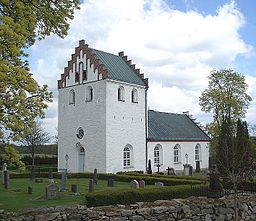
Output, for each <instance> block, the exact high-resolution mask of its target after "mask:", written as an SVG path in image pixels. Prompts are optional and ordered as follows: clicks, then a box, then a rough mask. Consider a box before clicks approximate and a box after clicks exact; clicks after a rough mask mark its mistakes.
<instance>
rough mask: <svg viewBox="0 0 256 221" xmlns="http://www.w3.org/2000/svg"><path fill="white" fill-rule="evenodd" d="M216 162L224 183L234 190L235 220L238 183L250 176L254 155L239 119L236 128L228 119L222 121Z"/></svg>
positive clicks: (243, 124) (245, 128)
mask: <svg viewBox="0 0 256 221" xmlns="http://www.w3.org/2000/svg"><path fill="white" fill-rule="evenodd" d="M216 153H217V156H216V162H217V166H218V169H219V171H220V173H221V176H222V178H224V180H225V183H226V185H227V183H228V184H229V185H231V188H232V189H233V190H234V208H235V220H238V213H237V194H238V188H239V185H241V184H243V182H244V181H246V179H248V178H249V177H251V176H252V175H253V173H254V170H255V162H254V158H253V156H254V155H255V153H254V151H253V148H252V145H251V142H250V139H249V133H248V128H247V123H246V122H242V121H241V120H240V119H239V120H238V121H237V126H236V130H234V127H233V126H232V125H231V122H230V121H229V120H225V121H223V123H222V125H221V129H220V136H219V143H218V146H217V151H216Z"/></svg>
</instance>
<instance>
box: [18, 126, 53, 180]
mask: <svg viewBox="0 0 256 221" xmlns="http://www.w3.org/2000/svg"><path fill="white" fill-rule="evenodd" d="M50 139H51V137H50V135H49V134H48V133H47V132H46V131H45V130H44V128H43V126H42V123H41V122H39V121H35V122H34V125H33V127H32V130H31V132H30V133H28V134H25V136H24V138H23V139H22V140H21V142H22V143H23V145H25V146H26V147H27V148H28V150H29V152H30V154H31V158H32V167H31V171H32V178H33V176H34V167H35V152H36V148H37V147H39V146H41V145H44V144H45V143H47V142H48V141H50Z"/></svg>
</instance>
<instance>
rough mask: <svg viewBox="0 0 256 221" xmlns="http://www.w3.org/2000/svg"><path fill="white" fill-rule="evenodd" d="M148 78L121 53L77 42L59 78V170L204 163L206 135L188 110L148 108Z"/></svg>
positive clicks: (177, 167)
mask: <svg viewBox="0 0 256 221" xmlns="http://www.w3.org/2000/svg"><path fill="white" fill-rule="evenodd" d="M147 90H148V79H147V78H144V74H143V73H140V69H136V67H135V64H133V63H132V61H131V60H128V58H127V56H125V55H124V53H123V52H120V53H119V54H118V55H114V54H110V53H107V52H103V51H99V50H96V49H93V48H90V47H89V46H88V45H87V44H85V41H84V40H81V41H79V46H78V47H76V48H75V53H74V54H72V57H71V60H70V61H69V62H68V66H67V67H66V68H65V69H64V73H63V74H62V75H61V79H60V80H59V81H58V91H59V99H58V107H59V110H58V168H59V170H63V169H67V170H68V171H69V172H71V173H72V172H73V173H76V172H92V171H93V170H94V168H97V170H98V172H101V173H116V172H118V171H135V170H136V171H138V170H142V171H146V168H147V165H148V162H149V160H150V161H151V166H152V170H153V171H154V172H156V171H157V170H158V169H159V170H160V171H166V169H167V168H168V167H172V168H174V169H175V170H183V164H190V165H191V166H192V167H193V168H195V166H196V164H198V163H197V162H199V164H200V167H201V168H207V167H208V158H209V143H210V138H209V136H207V134H206V133H205V132H204V131H203V130H202V129H201V128H200V126H199V125H198V124H197V123H195V122H194V120H193V119H192V118H191V116H189V114H188V113H183V114H173V113H164V112H158V111H153V110H148V108H147V103H148V102H147V100H148V99H149V98H148V97H147Z"/></svg>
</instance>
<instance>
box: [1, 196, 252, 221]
mask: <svg viewBox="0 0 256 221" xmlns="http://www.w3.org/2000/svg"><path fill="white" fill-rule="evenodd" d="M238 207H239V216H240V218H239V220H254V219H255V218H256V196H242V197H240V199H239V206H238ZM0 220H1V221H2V220H6V221H23V220H24V221H32V220H33V221H48V220H56V221H57V220H58V221H61V220H63V221H64V220H69V221H71V220H72V221H75V220H109V221H114V220H116V221H117V220H118V221H119V220H120V221H122V220H133V221H140V220H155V221H157V220H169V221H172V220H173V221H175V220H183V221H192V220H198V221H199V220H205V221H211V220H218V221H222V220H234V207H233V199H232V198H229V199H218V200H213V199H206V198H196V197H190V198H188V199H175V200H171V201H167V200H157V201H155V202H154V203H143V202H138V203H136V204H131V205H129V206H124V205H118V206H116V207H114V206H107V207H97V208H87V207H86V206H73V207H70V206H69V207H64V206H57V207H54V208H53V207H51V208H45V207H43V208H42V207H41V208H37V209H26V210H23V211H19V212H16V213H5V212H4V211H3V210H2V211H0Z"/></svg>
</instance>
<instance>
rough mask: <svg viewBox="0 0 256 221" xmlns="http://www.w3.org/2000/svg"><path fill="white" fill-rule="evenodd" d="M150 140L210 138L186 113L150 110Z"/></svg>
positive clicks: (202, 139)
mask: <svg viewBox="0 0 256 221" xmlns="http://www.w3.org/2000/svg"><path fill="white" fill-rule="evenodd" d="M148 140H191V141H193V140H200V141H209V140H210V138H209V137H208V136H207V135H206V133H204V132H203V131H202V130H201V129H200V127H198V126H197V124H196V123H194V121H192V120H191V119H190V118H189V117H188V116H187V115H185V114H172V113H164V112H157V111H152V110H149V111H148Z"/></svg>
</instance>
